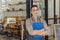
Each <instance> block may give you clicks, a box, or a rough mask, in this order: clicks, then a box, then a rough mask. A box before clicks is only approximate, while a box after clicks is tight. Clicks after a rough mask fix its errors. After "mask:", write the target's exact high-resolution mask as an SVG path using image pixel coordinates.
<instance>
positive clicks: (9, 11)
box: [3, 9, 26, 12]
mask: <svg viewBox="0 0 60 40" xmlns="http://www.w3.org/2000/svg"><path fill="white" fill-rule="evenodd" d="M19 11H26V9H24V10H14V11H11V10H10V11H3V12H19Z"/></svg>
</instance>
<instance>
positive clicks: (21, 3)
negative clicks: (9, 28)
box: [9, 2, 26, 6]
mask: <svg viewBox="0 0 60 40" xmlns="http://www.w3.org/2000/svg"><path fill="white" fill-rule="evenodd" d="M23 4H26V2H24V3H23V2H20V3H18V4H9V6H15V5H23Z"/></svg>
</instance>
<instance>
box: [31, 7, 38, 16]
mask: <svg viewBox="0 0 60 40" xmlns="http://www.w3.org/2000/svg"><path fill="white" fill-rule="evenodd" d="M31 13H32V15H33V16H38V15H39V9H38V7H33V8H32V9H31Z"/></svg>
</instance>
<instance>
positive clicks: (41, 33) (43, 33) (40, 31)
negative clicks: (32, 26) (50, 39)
mask: <svg viewBox="0 0 60 40" xmlns="http://www.w3.org/2000/svg"><path fill="white" fill-rule="evenodd" d="M38 35H42V36H45V35H47V34H46V31H44V29H42V30H39V33H38Z"/></svg>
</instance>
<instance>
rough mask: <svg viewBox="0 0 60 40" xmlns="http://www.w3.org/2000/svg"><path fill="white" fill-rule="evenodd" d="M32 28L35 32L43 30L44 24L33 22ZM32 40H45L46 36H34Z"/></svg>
mask: <svg viewBox="0 0 60 40" xmlns="http://www.w3.org/2000/svg"><path fill="white" fill-rule="evenodd" d="M32 27H33V30H42V29H43V28H44V27H43V23H42V22H33V23H32ZM30 40H44V36H41V35H34V36H31V37H30Z"/></svg>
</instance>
